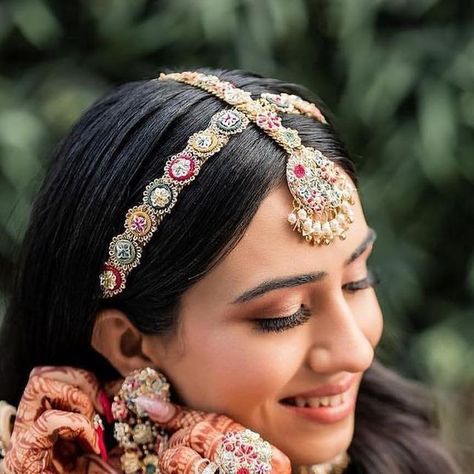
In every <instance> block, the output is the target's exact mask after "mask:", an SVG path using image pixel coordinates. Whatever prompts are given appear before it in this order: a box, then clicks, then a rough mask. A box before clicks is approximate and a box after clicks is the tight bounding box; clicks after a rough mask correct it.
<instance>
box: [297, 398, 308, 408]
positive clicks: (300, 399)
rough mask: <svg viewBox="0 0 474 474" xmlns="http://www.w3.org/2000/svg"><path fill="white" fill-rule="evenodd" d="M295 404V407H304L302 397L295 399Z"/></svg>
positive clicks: (304, 401)
mask: <svg viewBox="0 0 474 474" xmlns="http://www.w3.org/2000/svg"><path fill="white" fill-rule="evenodd" d="M295 404H296V406H297V407H304V406H305V405H306V400H305V399H304V398H302V397H296V398H295Z"/></svg>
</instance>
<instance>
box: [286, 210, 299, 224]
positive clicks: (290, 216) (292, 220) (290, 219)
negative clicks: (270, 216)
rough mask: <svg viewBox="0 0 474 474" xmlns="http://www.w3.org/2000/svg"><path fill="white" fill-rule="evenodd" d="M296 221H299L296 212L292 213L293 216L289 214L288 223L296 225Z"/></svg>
mask: <svg viewBox="0 0 474 474" xmlns="http://www.w3.org/2000/svg"><path fill="white" fill-rule="evenodd" d="M296 220H297V217H296V214H295V213H294V212H292V213H291V214H288V222H289V223H290V224H296Z"/></svg>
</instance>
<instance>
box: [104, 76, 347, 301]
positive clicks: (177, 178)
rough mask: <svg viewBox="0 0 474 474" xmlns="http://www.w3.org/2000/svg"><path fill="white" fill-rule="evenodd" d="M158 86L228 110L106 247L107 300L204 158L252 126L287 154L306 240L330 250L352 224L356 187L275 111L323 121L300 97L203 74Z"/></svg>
mask: <svg viewBox="0 0 474 474" xmlns="http://www.w3.org/2000/svg"><path fill="white" fill-rule="evenodd" d="M159 80H160V81H170V80H173V81H177V82H182V83H184V84H188V85H191V86H194V87H198V88H200V89H203V90H205V91H207V92H208V93H210V94H212V95H214V96H216V97H218V98H219V99H221V100H222V101H224V102H225V103H227V104H228V105H230V106H231V108H228V109H224V110H221V111H220V112H218V113H216V114H215V115H213V116H212V117H211V120H210V121H209V125H208V127H207V128H206V129H204V130H201V131H198V132H196V133H194V134H193V135H191V137H190V138H189V139H188V143H187V145H186V147H185V148H184V150H182V151H180V152H179V153H177V154H175V155H173V156H171V158H169V159H168V160H167V162H166V164H165V167H164V173H163V175H162V176H161V177H159V178H157V179H155V180H153V181H151V182H150V183H148V185H147V186H146V188H145V190H144V192H143V199H142V202H141V203H140V204H139V205H137V206H135V207H132V208H131V209H130V210H129V211H128V212H127V215H126V218H125V225H124V231H123V232H122V233H120V234H119V235H116V236H115V237H114V238H113V239H112V241H111V242H110V244H109V256H108V259H107V261H106V262H105V264H104V267H103V269H102V272H101V274H100V287H101V291H102V296H103V297H104V298H110V297H112V296H114V295H117V294H119V293H121V292H122V291H123V290H124V289H125V286H126V278H127V276H128V274H129V273H130V272H131V271H132V269H133V268H135V267H137V266H138V265H139V263H140V259H141V257H142V252H143V249H144V247H145V245H146V244H147V243H148V242H149V241H150V239H151V238H152V236H153V234H154V233H155V231H156V230H157V227H158V226H159V224H160V223H161V221H162V220H163V219H164V217H165V215H166V214H169V213H170V212H171V210H172V208H173V207H174V205H175V204H176V202H177V198H178V195H179V193H180V192H181V190H182V189H183V188H184V187H185V186H187V185H188V184H190V183H191V182H192V181H193V180H194V179H195V178H196V176H197V175H198V174H199V171H200V169H201V167H202V166H203V165H204V164H205V163H206V161H207V160H208V159H209V158H210V157H211V156H213V155H214V154H216V153H218V152H219V151H220V150H221V149H222V147H223V146H224V145H225V144H226V143H227V142H228V141H229V139H230V137H231V136H232V135H236V134H239V133H241V132H242V131H243V130H244V129H245V128H246V127H247V126H248V125H249V123H253V124H255V125H256V126H257V127H258V128H259V129H261V130H262V131H263V132H265V134H266V135H268V136H269V137H271V138H272V139H273V140H275V141H276V142H277V143H278V144H279V145H280V146H281V147H282V148H283V149H284V150H285V151H286V152H287V153H288V160H287V164H286V179H287V183H288V188H289V190H290V193H291V195H292V197H293V209H292V211H291V212H290V214H289V215H288V222H289V223H290V224H291V226H292V227H293V230H296V231H297V232H299V233H300V234H301V235H302V236H303V237H304V238H305V239H306V241H308V242H311V243H313V244H317V245H322V244H326V245H328V244H329V243H330V242H332V241H333V240H334V239H335V238H336V237H339V238H340V239H344V238H345V235H346V234H345V233H346V231H347V229H348V227H349V225H350V223H352V222H353V219H354V213H353V210H352V209H351V206H352V205H353V204H354V192H355V189H354V186H353V185H352V183H351V181H350V179H349V178H348V177H347V176H346V175H345V174H344V173H343V172H342V171H341V170H340V169H339V168H338V167H337V166H336V165H335V163H334V162H333V161H331V160H329V159H328V158H326V157H325V156H324V155H323V154H322V153H321V152H320V151H319V150H316V149H314V148H311V147H306V146H304V145H303V144H302V143H301V138H300V137H299V135H298V132H297V131H296V130H294V129H291V128H287V127H284V126H283V125H282V120H281V117H280V116H279V115H278V112H286V113H293V114H304V115H307V116H310V117H312V118H314V119H315V120H317V121H319V122H321V123H322V124H326V119H325V118H324V116H323V115H322V114H321V112H320V111H319V109H318V108H317V107H316V106H315V105H314V104H311V103H309V102H306V101H304V100H303V99H301V98H300V97H298V96H295V95H289V94H268V93H266V94H262V95H261V96H260V97H259V98H258V99H253V98H252V97H251V95H250V93H249V92H247V91H244V90H242V89H239V88H237V87H235V86H234V85H233V84H232V83H230V82H227V81H221V80H220V79H219V78H218V77H216V76H212V75H205V74H202V73H199V72H181V73H171V74H161V75H160V77H159Z"/></svg>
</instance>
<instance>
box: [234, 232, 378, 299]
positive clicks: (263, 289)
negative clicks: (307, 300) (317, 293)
mask: <svg viewBox="0 0 474 474" xmlns="http://www.w3.org/2000/svg"><path fill="white" fill-rule="evenodd" d="M376 238H377V234H376V233H375V231H374V230H373V229H369V232H368V234H367V236H366V237H365V239H364V240H363V241H362V243H361V244H360V245H359V246H358V247H357V248H356V249H355V250H354V252H352V254H351V255H350V257H349V258H348V259H347V260H346V261H345V262H344V266H347V265H349V264H350V263H352V262H353V261H354V260H356V259H357V258H358V257H360V256H361V255H362V254H363V253H364V252H365V250H366V249H367V247H369V245H371V244H372V243H374V242H375V239H376ZM326 275H327V272H323V271H320V272H313V273H305V274H302V275H296V276H289V277H283V278H276V279H273V280H268V281H264V282H262V283H260V284H259V285H257V286H256V287H255V288H252V289H250V290H247V291H244V292H243V293H242V294H241V295H240V296H238V297H237V298H236V299H235V300H234V301H232V304H238V303H247V302H248V301H250V300H253V299H255V298H258V297H259V296H262V295H264V294H265V293H268V292H269V291H274V290H280V289H282V288H293V287H295V286H300V285H304V284H306V283H310V282H315V281H320V280H322V279H323V278H324V277H325V276H326Z"/></svg>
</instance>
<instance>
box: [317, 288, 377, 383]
mask: <svg viewBox="0 0 474 474" xmlns="http://www.w3.org/2000/svg"><path fill="white" fill-rule="evenodd" d="M313 322H314V332H313V334H314V337H313V341H312V342H313V343H312V345H311V348H310V351H309V354H308V364H309V366H310V368H311V369H312V370H313V371H314V372H317V373H320V374H334V373H337V372H353V373H357V372H363V371H365V370H367V369H368V368H369V367H370V365H371V364H372V361H373V358H374V348H373V347H372V344H371V342H370V340H369V338H368V336H367V334H365V332H364V327H363V326H362V325H360V323H359V322H358V319H357V315H355V314H354V312H353V311H352V309H351V307H350V306H349V304H348V303H347V301H346V300H345V298H344V296H343V295H342V293H338V294H335V295H332V297H331V298H329V299H328V301H327V304H326V305H325V307H324V310H323V312H322V313H320V316H319V317H317V318H315V319H314V320H313Z"/></svg>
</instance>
